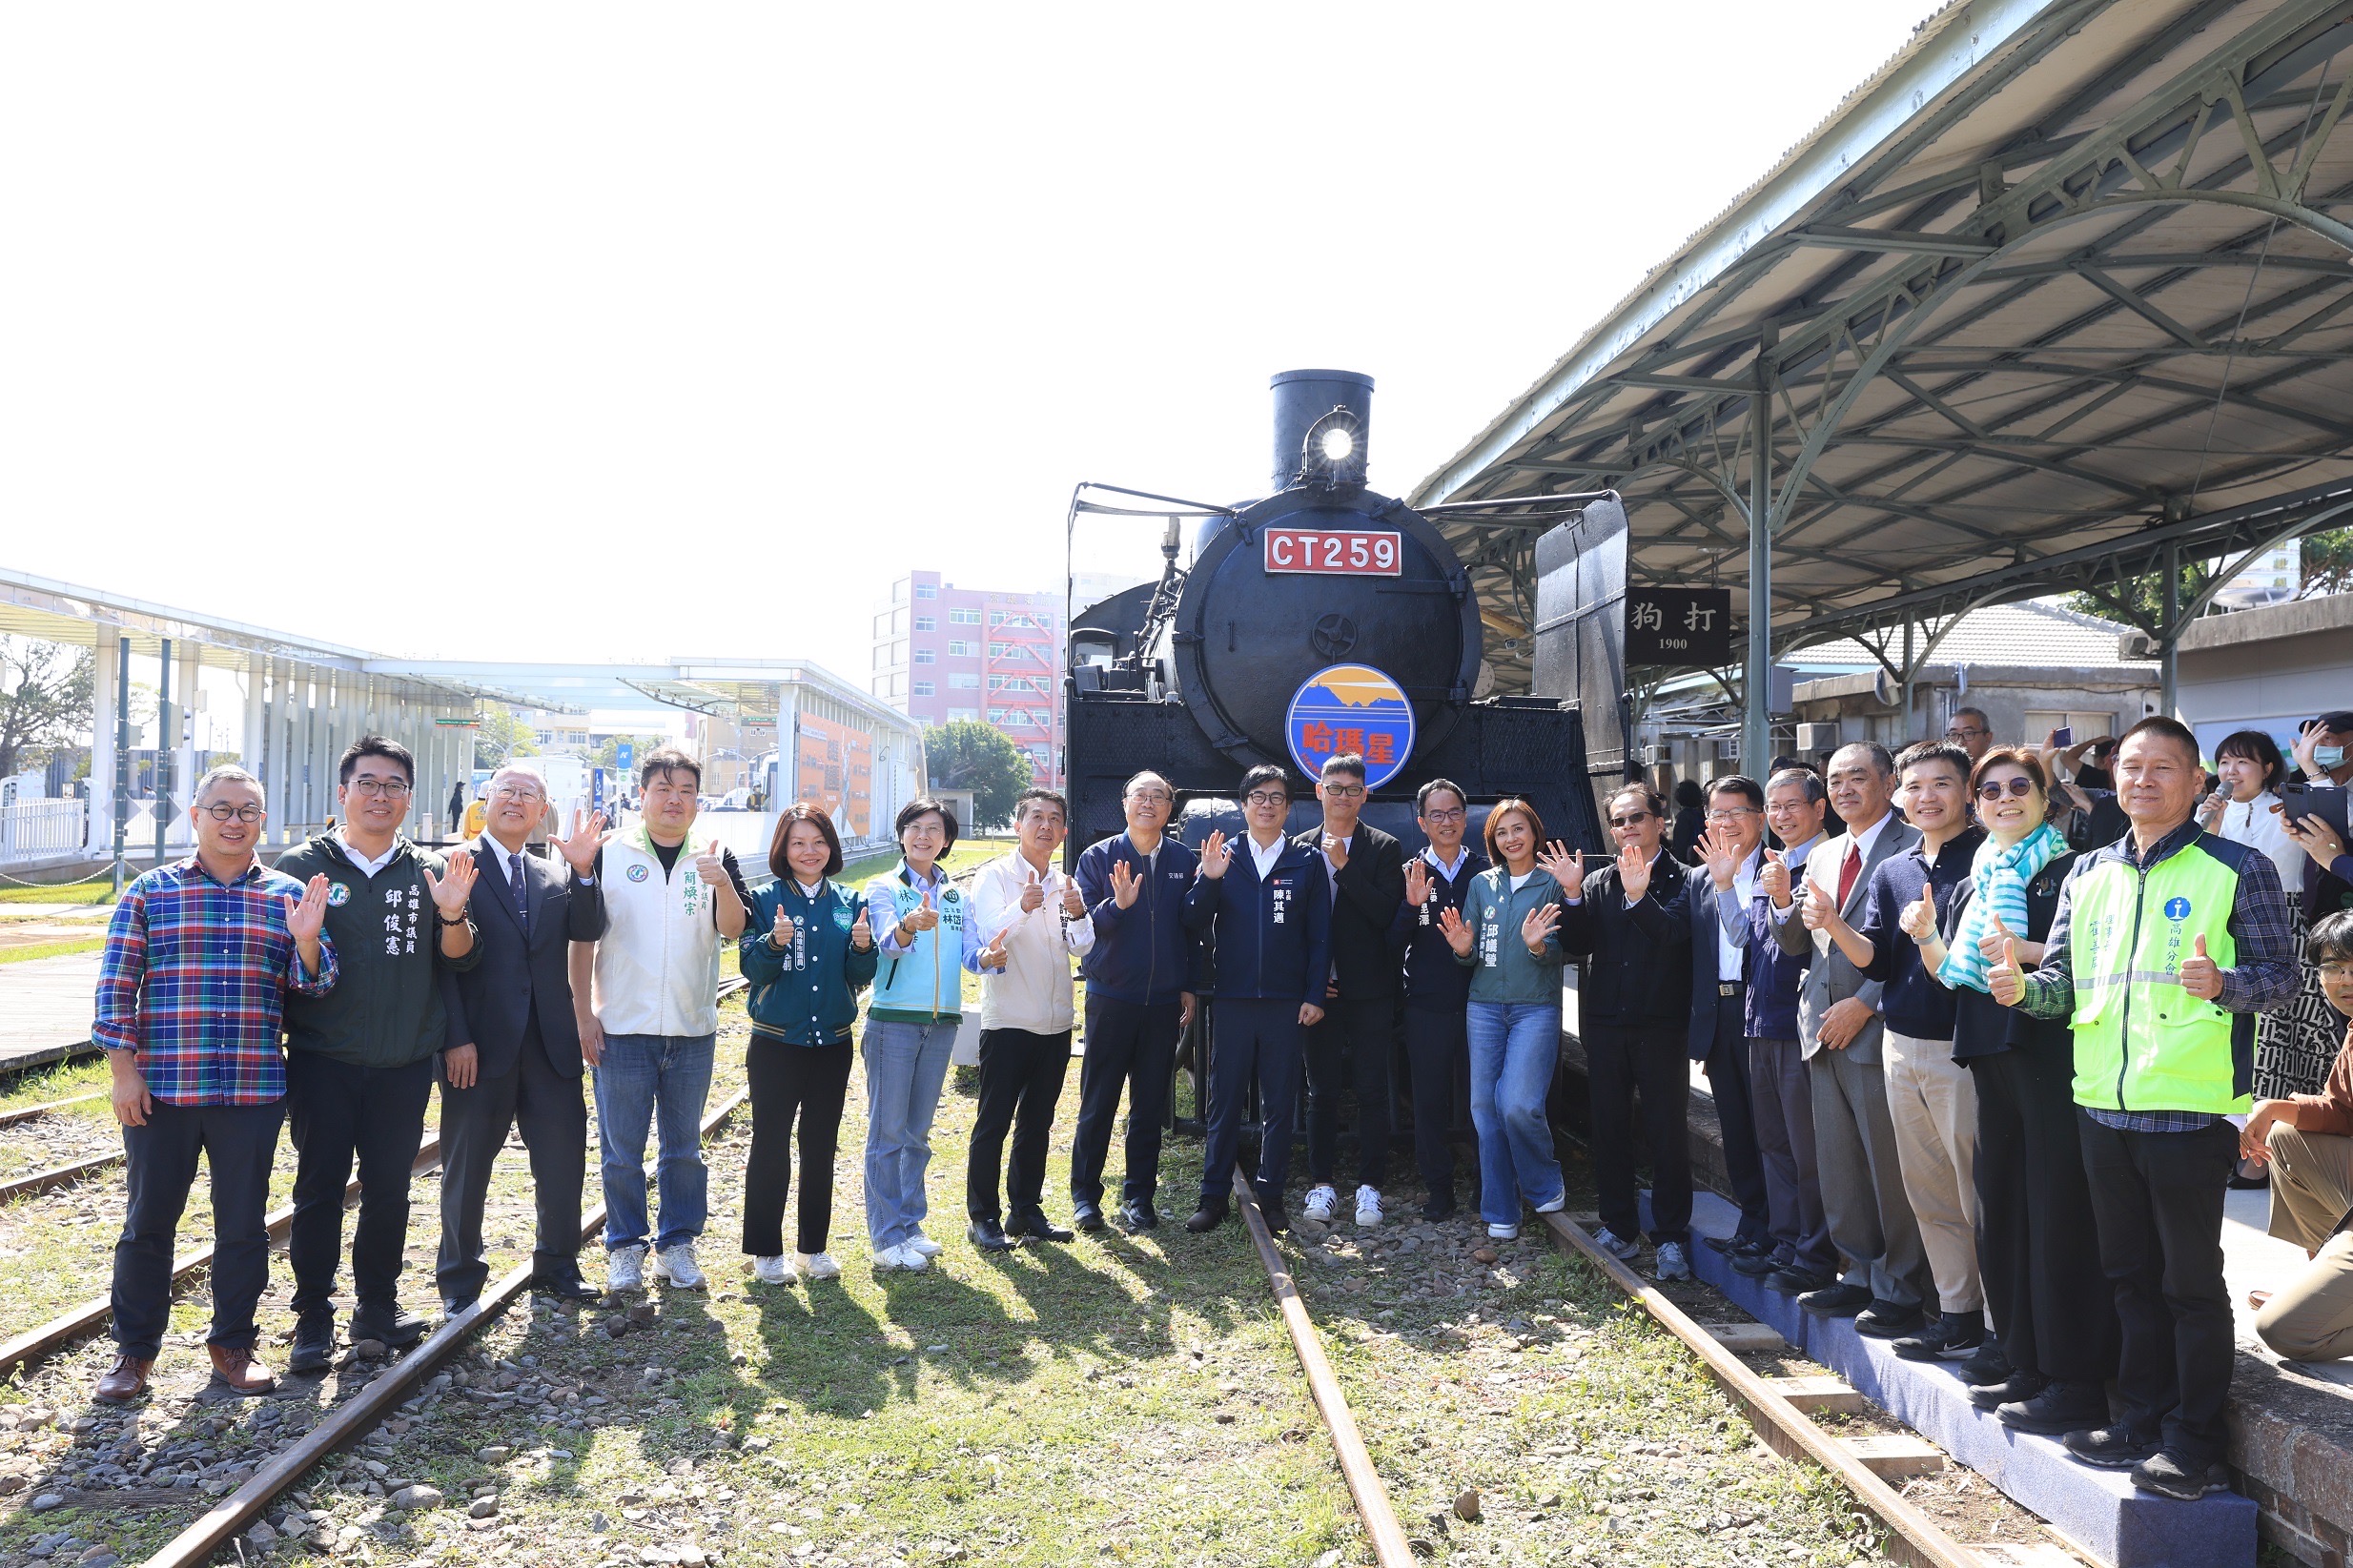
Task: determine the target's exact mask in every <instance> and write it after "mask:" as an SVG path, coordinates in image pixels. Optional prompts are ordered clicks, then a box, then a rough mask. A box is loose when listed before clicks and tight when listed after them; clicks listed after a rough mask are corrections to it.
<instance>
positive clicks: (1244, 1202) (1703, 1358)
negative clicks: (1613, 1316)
mask: <svg viewBox="0 0 2353 1568" xmlns="http://www.w3.org/2000/svg"><path fill="white" fill-rule="evenodd" d="M1234 1197H1235V1201H1236V1204H1237V1207H1238V1210H1239V1212H1240V1213H1241V1216H1242V1218H1243V1220H1244V1222H1245V1223H1246V1224H1247V1226H1248V1227H1249V1231H1250V1237H1251V1241H1252V1242H1253V1244H1254V1245H1255V1246H1256V1248H1257V1250H1258V1261H1259V1263H1260V1264H1261V1265H1262V1266H1263V1267H1264V1269H1265V1271H1266V1276H1267V1283H1268V1286H1269V1288H1270V1289H1271V1290H1272V1291H1273V1293H1274V1295H1275V1299H1276V1302H1277V1304H1278V1306H1279V1308H1280V1310H1281V1313H1282V1317H1283V1326H1284V1328H1285V1330H1286V1331H1287V1332H1288V1334H1289V1335H1290V1339H1291V1345H1292V1348H1293V1350H1294V1351H1295V1352H1296V1353H1297V1354H1298V1356H1299V1365H1300V1369H1301V1371H1302V1372H1303V1373H1304V1374H1305V1375H1306V1378H1307V1383H1308V1388H1309V1392H1310V1393H1311V1395H1313V1397H1314V1401H1315V1406H1316V1410H1317V1412H1318V1414H1319V1415H1320V1416H1321V1417H1322V1420H1323V1424H1324V1430H1325V1434H1326V1436H1327V1437H1328V1438H1329V1439H1330V1441H1331V1444H1332V1448H1333V1452H1334V1455H1335V1456H1336V1458H1337V1459H1338V1461H1339V1463H1340V1473H1341V1476H1342V1477H1343V1478H1344V1479H1345V1480H1346V1482H1347V1486H1348V1492H1349V1495H1350V1497H1352V1498H1353V1499H1354V1501H1355V1503H1356V1508H1357V1515H1358V1518H1359V1520H1360V1521H1361V1524H1362V1525H1363V1528H1364V1533H1365V1537H1366V1538H1367V1540H1368V1541H1369V1542H1370V1543H1371V1545H1372V1548H1373V1555H1374V1558H1375V1559H1376V1560H1377V1561H1378V1562H1379V1564H1380V1565H1381V1568H1412V1564H1413V1563H1414V1562H1415V1560H1416V1558H1415V1556H1414V1552H1413V1550H1412V1545H1411V1543H1410V1542H1409V1541H1408V1540H1407V1538H1406V1537H1405V1534H1404V1532H1403V1530H1402V1527H1401V1526H1400V1524H1399V1521H1398V1515H1397V1510H1396V1507H1395V1505H1394V1504H1393V1503H1392V1501H1391V1499H1390V1497H1389V1494H1388V1491H1387V1488H1386V1487H1385V1486H1384V1485H1383V1483H1382V1481H1381V1476H1380V1474H1379V1472H1378V1471H1377V1470H1376V1469H1375V1467H1374V1464H1373V1461H1372V1459H1371V1457H1370V1456H1369V1455H1368V1453H1367V1452H1366V1450H1365V1446H1364V1440H1363V1437H1362V1436H1361V1433H1360V1430H1359V1428H1358V1425H1357V1421H1356V1417H1355V1415H1354V1414H1353V1413H1352V1412H1351V1411H1350V1409H1349V1407H1348V1401H1347V1398H1346V1396H1345V1395H1344V1394H1343V1393H1342V1391H1341V1389H1340V1382H1339V1379H1338V1377H1337V1376H1336V1375H1334V1373H1333V1371H1332V1367H1331V1363H1330V1361H1329V1360H1328V1359H1327V1358H1326V1356H1325V1354H1324V1351H1323V1346H1322V1341H1321V1339H1320V1336H1319V1335H1318V1334H1317V1331H1316V1328H1315V1324H1314V1321H1313V1319H1312V1317H1311V1315H1310V1313H1308V1310H1307V1306H1306V1303H1305V1302H1304V1301H1303V1300H1302V1299H1301V1296H1300V1293H1299V1288H1298V1285H1297V1282H1296V1281H1295V1280H1294V1278H1293V1276H1292V1274H1291V1271H1290V1269H1289V1267H1288V1266H1287V1265H1286V1264H1285V1263H1284V1261H1283V1258H1282V1254H1281V1252H1279V1250H1278V1249H1277V1248H1276V1246H1275V1240H1274V1235H1273V1233H1272V1232H1270V1231H1269V1229H1268V1227H1267V1224H1266V1219H1265V1216H1264V1215H1263V1214H1261V1213H1260V1212H1259V1211H1258V1202H1257V1199H1256V1197H1255V1195H1254V1194H1253V1192H1252V1191H1251V1187H1250V1183H1249V1181H1248V1180H1247V1179H1246V1178H1245V1176H1244V1175H1243V1173H1242V1172H1241V1171H1240V1170H1238V1169H1237V1170H1236V1171H1235V1172H1234ZM1540 1218H1541V1219H1542V1220H1543V1222H1544V1224H1545V1229H1546V1231H1547V1232H1548V1233H1549V1235H1550V1238H1551V1240H1552V1242H1553V1244H1554V1245H1555V1246H1556V1247H1557V1248H1558V1249H1559V1250H1560V1251H1561V1252H1564V1253H1567V1254H1569V1255H1572V1256H1575V1257H1580V1258H1583V1259H1584V1260H1585V1261H1586V1262H1587V1263H1589V1264H1591V1265H1592V1266H1593V1267H1594V1268H1595V1269H1596V1270H1598V1271H1599V1272H1600V1273H1601V1274H1602V1276H1603V1277H1604V1278H1606V1279H1607V1280H1608V1281H1609V1282H1610V1283H1611V1284H1613V1285H1615V1286H1616V1287H1617V1288H1618V1289H1619V1290H1620V1291H1622V1292H1624V1293H1626V1294H1627V1296H1629V1297H1631V1298H1632V1299H1633V1300H1634V1301H1635V1302H1636V1303H1637V1304H1639V1305H1640V1306H1641V1307H1642V1308H1643V1310H1644V1311H1645V1312H1646V1313H1648V1314H1649V1316H1650V1317H1651V1319H1652V1320H1653V1321H1655V1322H1656V1323H1657V1324H1658V1325H1659V1326H1660V1327H1661V1328H1664V1329H1665V1330H1667V1332H1668V1334H1672V1335H1673V1336H1674V1337H1675V1338H1676V1339H1677V1340H1679V1341H1681V1342H1682V1344H1683V1345H1684V1346H1685V1348H1687V1349H1688V1350H1689V1351H1690V1352H1691V1354H1693V1355H1695V1356H1697V1357H1698V1358H1699V1360H1700V1362H1701V1363H1702V1365H1703V1366H1705V1367H1706V1368H1707V1370H1708V1374H1709V1375H1710V1376H1712V1377H1713V1378H1714V1380H1715V1381H1716V1383H1717V1384H1718V1385H1719V1386H1720V1387H1721V1388H1722V1389H1723V1390H1724V1392H1725V1394H1726V1395H1729V1397H1730V1399H1731V1400H1732V1402H1733V1404H1734V1405H1735V1406H1737V1407H1738V1408H1739V1410H1740V1412H1741V1414H1742V1415H1744V1416H1745V1417H1746V1418H1747V1420H1748V1421H1749V1425H1750V1426H1751V1427H1753V1428H1754V1429H1755V1431H1756V1434H1757V1436H1758V1437H1759V1438H1760V1439H1762V1440H1763V1441H1764V1443H1765V1444H1766V1445H1767V1446H1768V1447H1770V1448H1771V1449H1772V1450H1773V1451H1774V1452H1775V1453H1777V1454H1779V1455H1781V1456H1783V1457H1784V1458H1790V1459H1796V1458H1803V1459H1806V1460H1810V1461H1811V1462H1812V1463H1813V1464H1815V1465H1817V1466H1819V1467H1820V1468H1821V1469H1822V1470H1824V1471H1826V1472H1827V1473H1828V1474H1829V1475H1830V1476H1831V1477H1833V1478H1834V1479H1835V1480H1836V1481H1837V1482H1838V1483H1839V1485H1840V1486H1842V1487H1843V1488H1844V1489H1845V1490H1846V1491H1847V1493H1848V1494H1849V1495H1850V1496H1851V1497H1852V1498H1853V1500H1854V1502H1855V1503H1856V1505H1857V1506H1858V1507H1860V1508H1861V1509H1862V1510H1863V1512H1864V1513H1866V1514H1867V1515H1869V1516H1870V1517H1871V1518H1872V1520H1874V1521H1875V1522H1876V1524H1877V1525H1878V1527H1879V1530H1880V1532H1881V1534H1882V1537H1883V1545H1884V1547H1885V1549H1886V1551H1887V1554H1888V1556H1889V1557H1890V1558H1893V1560H1895V1561H1897V1562H1901V1563H1905V1564H1907V1565H1909V1568H1985V1564H1986V1563H1987V1562H1988V1561H1989V1560H1990V1559H1989V1558H1987V1557H1985V1556H1982V1555H1980V1554H1979V1553H1977V1552H1976V1551H1974V1550H1973V1549H1971V1548H1970V1547H1967V1546H1965V1545H1963V1544H1962V1543H1960V1542H1959V1541H1956V1540H1954V1538H1953V1537H1952V1536H1950V1535H1949V1534H1947V1533H1946V1532H1945V1530H1944V1529H1943V1528H1942V1527H1941V1526H1940V1525H1938V1524H1937V1523H1936V1521H1935V1520H1934V1519H1932V1518H1930V1517H1928V1516H1927V1515H1926V1514H1924V1513H1922V1512H1921V1511H1920V1510H1919V1509H1917V1508H1915V1507H1913V1505H1912V1504H1911V1503H1910V1502H1908V1501H1906V1500H1905V1499H1904V1497H1903V1496H1902V1495H1901V1494H1900V1493H1898V1492H1897V1491H1896V1490H1895V1488H1893V1486H1890V1485H1889V1484H1888V1483H1887V1481H1885V1480H1883V1479H1882V1478H1881V1477H1880V1476H1877V1475H1876V1474H1874V1473H1873V1472H1872V1470H1871V1469H1870V1468H1869V1467H1867V1466H1866V1465H1865V1464H1863V1463H1862V1462H1861V1460H1859V1459H1858V1458H1856V1457H1855V1456H1854V1455H1853V1453H1852V1452H1851V1451H1850V1450H1849V1449H1848V1448H1847V1446H1846V1445H1845V1443H1844V1442H1842V1441H1841V1440H1840V1439H1839V1438H1838V1437H1837V1436H1834V1435H1832V1434H1831V1433H1830V1432H1827V1431H1825V1430H1824V1429H1823V1428H1822V1427H1821V1425H1820V1424H1818V1423H1817V1422H1816V1421H1814V1420H1813V1418H1812V1417H1811V1415H1808V1414H1807V1412H1806V1411H1805V1410H1803V1409H1801V1408H1800V1407H1799V1405H1798V1404H1797V1403H1795V1402H1794V1401H1793V1400H1792V1399H1791V1398H1790V1395H1788V1394H1787V1393H1784V1392H1783V1391H1782V1390H1781V1389H1779V1388H1777V1387H1775V1386H1774V1384H1773V1382H1772V1380H1770V1379H1768V1378H1766V1377H1764V1376H1761V1375H1759V1374H1757V1373H1756V1372H1755V1371H1753V1370H1751V1369H1750V1368H1749V1366H1748V1365H1747V1364H1746V1363H1745V1362H1743V1361H1742V1360H1741V1359H1740V1357H1739V1356H1738V1355H1737V1354H1734V1353H1733V1352H1731V1351H1730V1350H1729V1349H1727V1348H1726V1347H1725V1345H1724V1344H1723V1343H1722V1342H1721V1341H1720V1340H1719V1339H1718V1338H1717V1337H1716V1336H1715V1335H1714V1334H1712V1333H1710V1332H1709V1331H1708V1329H1707V1328H1706V1327H1704V1326H1703V1325H1701V1324H1700V1323H1698V1322H1697V1321H1695V1320H1694V1319H1693V1318H1692V1317H1691V1316H1690V1315H1689V1314H1688V1313H1686V1312H1684V1311H1683V1309H1682V1308H1680V1307H1678V1306H1677V1305H1676V1304H1675V1303H1674V1302H1673V1301H1672V1300H1670V1299H1668V1296H1667V1295H1666V1294H1664V1293H1662V1292H1660V1291H1659V1290H1658V1289H1657V1288H1656V1287H1655V1286H1653V1285H1651V1284H1649V1283H1648V1282H1647V1281H1646V1280H1644V1279H1643V1278H1642V1277H1641V1276H1640V1275H1638V1274H1636V1273H1634V1272H1633V1271H1632V1270H1630V1269H1628V1268H1627V1266H1626V1265H1625V1264H1623V1263H1621V1262H1620V1261H1618V1259H1616V1258H1614V1257H1612V1256H1610V1255H1609V1254H1608V1253H1606V1252H1603V1251H1602V1249H1601V1248H1600V1247H1598V1246H1596V1245H1595V1244H1594V1242H1593V1238H1592V1237H1591V1236H1590V1235H1589V1234H1587V1233H1586V1231H1585V1230H1584V1228H1583V1227H1581V1226H1579V1225H1578V1224H1577V1223H1576V1222H1575V1221H1573V1220H1571V1219H1569V1218H1568V1216H1567V1215H1565V1214H1560V1213H1553V1214H1545V1215H1542V1216H1540ZM2002 1560H2005V1561H2009V1560H2015V1559H2011V1558H2003V1559H2002Z"/></svg>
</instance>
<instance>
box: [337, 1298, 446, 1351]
mask: <svg viewBox="0 0 2353 1568" xmlns="http://www.w3.org/2000/svg"><path fill="white" fill-rule="evenodd" d="M432 1332H433V1325H432V1324H430V1323H428V1322H426V1321H425V1320H424V1319H423V1318H421V1317H419V1316H418V1315H417V1314H416V1313H413V1312H410V1311H409V1310H408V1309H407V1308H405V1307H400V1306H392V1307H361V1308H360V1309H358V1311H357V1312H355V1313H352V1314H351V1339H352V1343H353V1344H355V1345H357V1344H358V1343H359V1341H361V1340H362V1339H373V1340H375V1341H376V1342H377V1343H379V1344H380V1345H385V1346H388V1347H390V1348H391V1349H393V1350H397V1351H404V1350H406V1349H408V1348H409V1347H410V1346H411V1345H414V1344H415V1343H417V1341H419V1339H422V1338H423V1337H424V1336H425V1335H426V1334H431V1333H432Z"/></svg>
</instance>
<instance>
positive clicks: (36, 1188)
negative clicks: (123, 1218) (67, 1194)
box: [0, 1154, 123, 1203]
mask: <svg viewBox="0 0 2353 1568" xmlns="http://www.w3.org/2000/svg"><path fill="white" fill-rule="evenodd" d="M122 1163H123V1157H122V1156H121V1155H120V1154H100V1155H99V1156H97V1158H95V1159H89V1160H75V1161H74V1162H73V1163H72V1164H71V1165H56V1166H51V1167H50V1169H48V1170H47V1171H34V1172H33V1173H32V1174H31V1175H30V1176H19V1177H17V1178H16V1179H15V1180H14V1181H9V1182H0V1203H10V1202H13V1201H14V1200H15V1199H17V1198H23V1197H31V1195H33V1194H34V1193H36V1192H47V1191H51V1190H53V1189H55V1188H59V1187H65V1186H68V1185H70V1184H72V1183H73V1182H77V1181H80V1180H81V1179H82V1178H83V1177H85V1176H94V1175H96V1174H98V1172H100V1171H112V1170H113V1168H114V1167H116V1166H118V1165H120V1164H122Z"/></svg>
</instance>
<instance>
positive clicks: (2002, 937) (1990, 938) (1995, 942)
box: [1977, 911, 2013, 962]
mask: <svg viewBox="0 0 2353 1568" xmlns="http://www.w3.org/2000/svg"><path fill="white" fill-rule="evenodd" d="M1987 918H1988V920H1989V922H1990V924H1989V925H1988V926H1987V927H1986V932H1985V935H1983V936H1981V937H1979V938H1977V952H1978V955H1979V956H1980V957H1982V958H1984V959H1986V960H1987V961H1988V962H1991V961H1993V960H1994V959H1996V958H1999V957H2001V955H2002V944H2003V943H2005V942H2007V941H2009V940H2010V938H2011V936H2012V935H2013V933H2012V931H2011V929H2010V927H2007V926H2005V925H2003V924H2002V917H2001V916H2000V915H1999V914H1995V913H1992V912H1990V911H1989V913H1988V916H1987Z"/></svg>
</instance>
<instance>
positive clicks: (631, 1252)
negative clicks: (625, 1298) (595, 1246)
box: [604, 1247, 645, 1291]
mask: <svg viewBox="0 0 2353 1568" xmlns="http://www.w3.org/2000/svg"><path fill="white" fill-rule="evenodd" d="M604 1288H605V1289H606V1290H608V1291H642V1290H644V1289H645V1248H643V1247H616V1248H614V1249H613V1250H612V1251H611V1252H607V1253H605V1254H604Z"/></svg>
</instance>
